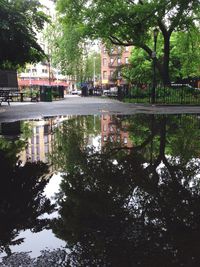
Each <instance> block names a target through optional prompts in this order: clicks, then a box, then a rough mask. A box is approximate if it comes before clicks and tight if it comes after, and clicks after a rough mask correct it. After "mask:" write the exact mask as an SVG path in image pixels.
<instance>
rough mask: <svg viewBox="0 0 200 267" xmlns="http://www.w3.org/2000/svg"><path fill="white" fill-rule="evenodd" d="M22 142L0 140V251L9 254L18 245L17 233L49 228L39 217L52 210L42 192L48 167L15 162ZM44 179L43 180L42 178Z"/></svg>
mask: <svg viewBox="0 0 200 267" xmlns="http://www.w3.org/2000/svg"><path fill="white" fill-rule="evenodd" d="M24 145H25V141H20V140H17V141H7V140H6V139H4V138H1V140H0V164H1V174H0V175H1V176H0V182H1V187H0V252H3V251H5V252H6V253H7V254H8V255H10V254H11V250H10V246H11V245H16V244H20V243H21V242H23V238H17V237H18V235H19V232H20V231H22V230H26V229H30V230H31V231H33V232H38V231H41V230H42V229H44V228H48V227H49V220H48V219H45V218H41V215H43V214H45V213H51V212H52V211H53V208H54V207H53V205H51V203H50V201H49V199H47V198H46V197H45V196H43V194H42V193H43V190H44V187H45V186H46V184H47V183H48V182H49V178H47V177H46V175H47V174H48V172H49V167H48V165H47V164H44V163H42V162H35V163H31V162H26V163H25V164H24V165H23V164H22V162H20V161H19V159H18V156H17V155H18V153H19V151H21V150H22V148H24ZM45 177H46V178H45Z"/></svg>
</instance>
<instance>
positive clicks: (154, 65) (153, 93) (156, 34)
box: [151, 28, 159, 104]
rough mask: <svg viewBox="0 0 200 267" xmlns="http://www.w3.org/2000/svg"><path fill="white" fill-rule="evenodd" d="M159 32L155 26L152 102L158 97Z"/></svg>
mask: <svg viewBox="0 0 200 267" xmlns="http://www.w3.org/2000/svg"><path fill="white" fill-rule="evenodd" d="M158 32H159V30H158V28H155V29H154V30H153V38H154V51H153V52H152V59H153V85H152V96H151V102H152V104H154V103H155V99H156V44H157V37H158Z"/></svg>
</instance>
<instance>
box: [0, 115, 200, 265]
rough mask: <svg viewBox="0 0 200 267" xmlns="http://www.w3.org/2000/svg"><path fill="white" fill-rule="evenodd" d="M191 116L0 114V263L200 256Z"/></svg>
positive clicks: (199, 162)
mask: <svg viewBox="0 0 200 267" xmlns="http://www.w3.org/2000/svg"><path fill="white" fill-rule="evenodd" d="M199 118H200V117H199V115H198V114H197V115H191V114H182V115H181V114H180V115H145V114H138V115H134V116H128V115H110V114H103V115H102V116H60V117H45V118H44V119H41V120H29V121H17V122H12V123H11V122H10V123H1V124H0V159H1V161H0V162H1V174H0V177H1V187H0V192H1V193H0V225H1V227H0V253H1V255H0V256H1V262H0V266H26V267H27V266H100V267H101V266H106V267H107V266H114V267H118V266H120V267H122V266H123V267H126V266H155V267H156V266H170V267H171V266H189V265H188V263H189V264H190V266H198V265H199V263H200V255H199V234H200V227H199V225H200V209H199V207H200V186H199V185H200V159H199V157H200V142H199V140H200V119H199ZM163 262H164V264H165V265H163Z"/></svg>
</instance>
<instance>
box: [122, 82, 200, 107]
mask: <svg viewBox="0 0 200 267" xmlns="http://www.w3.org/2000/svg"><path fill="white" fill-rule="evenodd" d="M121 90H122V92H121V94H120V95H121V96H122V95H123V99H124V98H125V99H127V100H129V99H131V102H135V103H152V86H145V87H143V88H140V87H137V86H135V87H132V88H130V89H129V90H124V89H123V88H122V89H121ZM121 98H122V97H121ZM155 104H185V105H200V89H198V88H193V87H191V86H188V85H184V84H183V85H172V87H165V86H157V87H156V96H155Z"/></svg>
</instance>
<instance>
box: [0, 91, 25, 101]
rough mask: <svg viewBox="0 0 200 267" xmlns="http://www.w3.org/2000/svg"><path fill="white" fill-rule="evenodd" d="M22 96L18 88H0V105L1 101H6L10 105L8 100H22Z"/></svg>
mask: <svg viewBox="0 0 200 267" xmlns="http://www.w3.org/2000/svg"><path fill="white" fill-rule="evenodd" d="M23 98H24V93H23V92H20V91H19V90H18V88H7V87H6V88H5V87H1V88H0V105H1V104H2V102H7V103H8V105H10V102H12V101H13V100H17V101H21V102H23V101H24V99H23Z"/></svg>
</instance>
